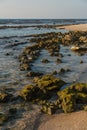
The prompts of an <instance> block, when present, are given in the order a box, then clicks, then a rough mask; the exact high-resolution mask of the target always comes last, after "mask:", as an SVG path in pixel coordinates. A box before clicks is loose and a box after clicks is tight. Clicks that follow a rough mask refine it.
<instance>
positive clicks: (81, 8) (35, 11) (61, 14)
mask: <svg viewBox="0 0 87 130" xmlns="http://www.w3.org/2000/svg"><path fill="white" fill-rule="evenodd" d="M0 19H87V0H71V1H70V0H44V1H43V0H38V2H37V0H0Z"/></svg>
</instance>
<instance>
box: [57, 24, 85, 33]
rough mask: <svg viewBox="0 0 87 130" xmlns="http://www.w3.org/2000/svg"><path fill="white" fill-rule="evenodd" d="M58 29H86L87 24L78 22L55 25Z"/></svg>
mask: <svg viewBox="0 0 87 130" xmlns="http://www.w3.org/2000/svg"><path fill="white" fill-rule="evenodd" d="M57 28H58V29H66V30H69V31H87V24H78V25H67V26H62V27H57Z"/></svg>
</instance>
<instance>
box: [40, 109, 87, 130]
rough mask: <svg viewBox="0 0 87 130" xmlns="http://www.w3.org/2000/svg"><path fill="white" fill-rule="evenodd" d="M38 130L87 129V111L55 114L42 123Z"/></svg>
mask: <svg viewBox="0 0 87 130" xmlns="http://www.w3.org/2000/svg"><path fill="white" fill-rule="evenodd" d="M38 130H87V112H86V111H79V112H73V113H70V114H59V115H54V116H52V118H51V119H50V120H48V121H46V122H44V123H42V124H41V125H40V127H39V128H38Z"/></svg>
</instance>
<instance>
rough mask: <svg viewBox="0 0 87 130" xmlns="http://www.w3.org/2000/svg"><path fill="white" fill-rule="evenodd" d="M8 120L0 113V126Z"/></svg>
mask: <svg viewBox="0 0 87 130" xmlns="http://www.w3.org/2000/svg"><path fill="white" fill-rule="evenodd" d="M7 120H8V117H7V115H6V114H4V113H0V125H3V124H4V123H5V122H6V121H7Z"/></svg>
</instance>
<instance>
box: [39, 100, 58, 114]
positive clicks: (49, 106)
mask: <svg viewBox="0 0 87 130" xmlns="http://www.w3.org/2000/svg"><path fill="white" fill-rule="evenodd" d="M56 110H57V107H56V105H55V104H54V103H50V102H46V103H45V104H44V105H42V108H41V111H42V112H44V113H46V114H48V115H52V114H54V113H55V112H56Z"/></svg>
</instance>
